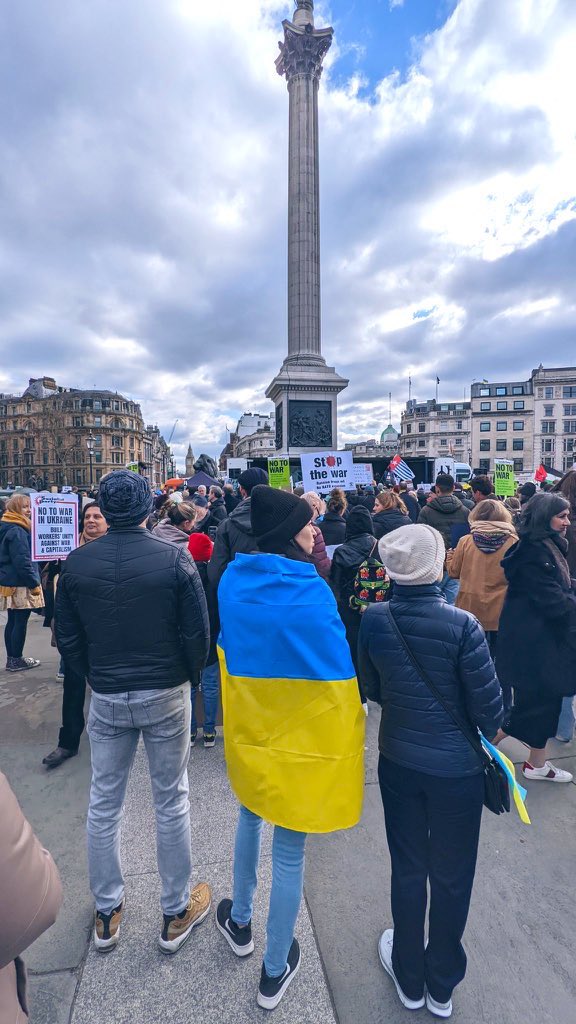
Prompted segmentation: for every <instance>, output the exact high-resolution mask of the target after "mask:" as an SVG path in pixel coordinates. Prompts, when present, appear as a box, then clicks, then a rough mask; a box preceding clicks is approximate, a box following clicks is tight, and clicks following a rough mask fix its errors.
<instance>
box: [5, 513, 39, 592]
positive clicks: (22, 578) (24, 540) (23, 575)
mask: <svg viewBox="0 0 576 1024" xmlns="http://www.w3.org/2000/svg"><path fill="white" fill-rule="evenodd" d="M39 586H40V573H39V571H38V565H37V563H36V562H33V561H32V557H31V554H30V531H29V530H26V529H25V528H24V527H23V526H18V523H7V522H6V521H5V520H4V519H2V520H1V521H0V587H26V588H27V589H28V590H34V588H35V587H39Z"/></svg>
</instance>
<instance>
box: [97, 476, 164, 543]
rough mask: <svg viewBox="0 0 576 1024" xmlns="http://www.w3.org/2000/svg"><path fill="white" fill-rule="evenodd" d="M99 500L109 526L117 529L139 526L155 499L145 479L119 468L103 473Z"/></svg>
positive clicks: (150, 510)
mask: <svg viewBox="0 0 576 1024" xmlns="http://www.w3.org/2000/svg"><path fill="white" fill-rule="evenodd" d="M98 501H99V503H100V511H101V512H102V515H103V516H104V519H105V520H106V522H107V523H108V526H110V527H111V528H112V529H116V530H128V529H130V527H132V526H139V525H140V523H142V522H144V520H145V519H147V518H148V516H149V515H150V513H151V512H152V508H153V503H154V502H153V498H152V492H151V491H150V488H149V486H148V481H147V480H146V479H145V478H144V477H143V476H140V474H139V473H133V472H132V471H131V470H129V469H118V470H115V471H114V472H112V473H107V474H106V476H103V477H102V479H101V481H100V487H99V488H98Z"/></svg>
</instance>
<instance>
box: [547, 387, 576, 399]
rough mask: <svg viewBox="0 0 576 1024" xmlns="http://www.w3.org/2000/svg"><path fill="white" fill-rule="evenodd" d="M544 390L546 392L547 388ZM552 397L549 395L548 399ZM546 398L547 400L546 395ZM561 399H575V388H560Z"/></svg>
mask: <svg viewBox="0 0 576 1024" xmlns="http://www.w3.org/2000/svg"><path fill="white" fill-rule="evenodd" d="M546 390H548V388H546ZM552 397H553V396H552V395H550V398H552ZM546 398H548V395H546ZM562 398H576V388H573V387H569V388H562Z"/></svg>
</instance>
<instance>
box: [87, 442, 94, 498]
mask: <svg viewBox="0 0 576 1024" xmlns="http://www.w3.org/2000/svg"><path fill="white" fill-rule="evenodd" d="M94 441H95V438H94V437H93V435H92V431H90V433H89V434H88V437H87V438H86V447H87V449H88V460H89V462H90V489H92V487H93V486H94V479H93V476H92V458H93V455H94Z"/></svg>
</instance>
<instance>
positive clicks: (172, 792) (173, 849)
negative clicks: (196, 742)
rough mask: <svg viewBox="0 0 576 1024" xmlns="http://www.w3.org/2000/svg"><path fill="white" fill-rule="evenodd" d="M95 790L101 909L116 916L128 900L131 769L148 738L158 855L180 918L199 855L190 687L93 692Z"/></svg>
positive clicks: (91, 825)
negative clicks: (193, 813) (125, 858)
mask: <svg viewBox="0 0 576 1024" xmlns="http://www.w3.org/2000/svg"><path fill="white" fill-rule="evenodd" d="M87 729H88V735H89V737H90V749H91V753H92V784H91V787H90V804H89V807H88V823H87V830H88V870H89V875H90V888H91V890H92V893H93V894H94V900H95V902H96V909H97V910H100V911H102V912H103V913H105V914H109V913H110V912H111V911H112V910H113V909H114V907H117V906H118V904H119V903H121V902H122V899H123V898H124V878H123V875H122V865H121V863H120V826H121V821H122V814H123V810H124V808H123V804H124V797H125V795H126V786H127V784H128V776H129V774H130V768H131V767H132V762H133V760H134V754H135V753H136V747H137V746H138V740H139V738H140V735H142V738H143V740H144V745H145V747H146V754H147V756H148V764H149V766H150V778H151V780H152V795H153V797H154V810H155V813H156V850H157V856H158V871H159V874H160V878H161V880H162V896H161V901H160V902H161V905H162V911H163V913H164V914H171V915H172V914H179V913H181V911H182V910H183V909H184V907H185V906H186V904H187V902H188V899H189V896H190V873H191V868H192V857H191V848H190V801H189V799H188V774H187V770H186V769H187V765H188V756H189V753H190V685H189V683H184V684H183V685H182V686H177V687H174V688H172V689H169V690H133V691H130V692H128V693H114V694H107V695H102V694H100V693H92V700H91V702H90V713H89V715H88V727H87Z"/></svg>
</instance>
